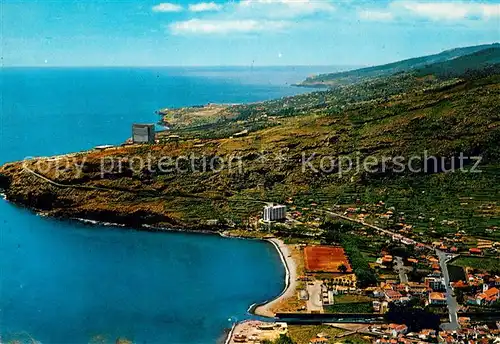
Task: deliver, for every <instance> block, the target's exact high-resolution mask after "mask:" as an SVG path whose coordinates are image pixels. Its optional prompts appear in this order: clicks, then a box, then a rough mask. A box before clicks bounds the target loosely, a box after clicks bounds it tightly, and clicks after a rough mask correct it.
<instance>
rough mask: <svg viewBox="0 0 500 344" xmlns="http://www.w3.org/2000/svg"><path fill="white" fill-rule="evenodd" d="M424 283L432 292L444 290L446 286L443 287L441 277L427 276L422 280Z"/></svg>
mask: <svg viewBox="0 0 500 344" xmlns="http://www.w3.org/2000/svg"><path fill="white" fill-rule="evenodd" d="M424 283H425V285H427V286H428V287H429V288H431V289H432V290H434V291H443V290H446V286H445V285H444V279H443V278H442V277H431V276H427V277H425V279H424Z"/></svg>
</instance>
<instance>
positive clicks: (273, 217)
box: [264, 204, 286, 222]
mask: <svg viewBox="0 0 500 344" xmlns="http://www.w3.org/2000/svg"><path fill="white" fill-rule="evenodd" d="M285 217H286V206H284V205H279V204H276V205H274V204H272V205H267V206H265V207H264V221H266V222H271V221H280V220H284V219H285Z"/></svg>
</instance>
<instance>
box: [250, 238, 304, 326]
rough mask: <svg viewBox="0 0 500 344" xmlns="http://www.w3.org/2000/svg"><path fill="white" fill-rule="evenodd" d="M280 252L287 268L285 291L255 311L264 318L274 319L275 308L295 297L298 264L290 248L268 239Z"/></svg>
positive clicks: (282, 243)
mask: <svg viewBox="0 0 500 344" xmlns="http://www.w3.org/2000/svg"><path fill="white" fill-rule="evenodd" d="M267 240H268V241H269V242H271V243H272V244H273V245H274V246H275V247H276V250H278V253H279V255H280V257H281V261H282V262H283V265H284V267H285V271H286V275H285V289H283V291H282V292H281V294H280V295H279V296H277V297H276V298H275V299H273V300H270V301H268V302H266V303H265V304H262V305H259V306H257V307H256V308H255V309H254V313H255V314H257V315H260V316H264V317H274V315H275V314H274V312H273V311H272V309H273V307H274V306H275V305H276V304H278V303H279V302H281V301H282V300H284V299H287V298H289V297H293V296H294V295H295V292H296V287H297V264H296V262H295V261H294V259H293V258H292V253H291V251H290V249H289V247H288V246H287V245H286V244H285V243H284V242H283V241H282V240H280V239H277V238H271V239H267Z"/></svg>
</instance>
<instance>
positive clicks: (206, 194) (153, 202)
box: [0, 48, 500, 240]
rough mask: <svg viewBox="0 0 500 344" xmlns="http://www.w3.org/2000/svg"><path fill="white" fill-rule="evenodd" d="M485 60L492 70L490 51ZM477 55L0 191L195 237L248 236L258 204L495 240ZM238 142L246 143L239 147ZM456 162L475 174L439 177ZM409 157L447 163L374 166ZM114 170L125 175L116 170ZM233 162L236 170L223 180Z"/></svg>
mask: <svg viewBox="0 0 500 344" xmlns="http://www.w3.org/2000/svg"><path fill="white" fill-rule="evenodd" d="M483 50H484V49H483ZM484 54H485V55H488V57H487V59H486V60H487V61H491V60H492V58H496V57H495V56H498V55H497V54H498V49H497V48H496V49H493V50H491V51H490V50H485V51H484ZM481 56H483V55H482V54H481V53H478V54H472V55H470V56H469V57H463V58H459V59H455V60H454V61H456V62H457V63H460V65H463V66H466V65H469V66H470V68H465V69H462V71H464V70H467V72H463V73H461V74H460V73H458V72H457V73H453V75H452V76H448V77H444V76H442V75H437V74H439V73H438V72H439V71H442V70H444V69H445V68H448V67H444V66H443V65H439V64H435V65H434V66H433V67H432V66H428V67H426V68H427V69H422V70H421V72H420V74H418V73H415V71H413V70H412V71H411V72H409V73H399V74H397V75H391V76H389V77H386V78H378V79H375V80H369V81H363V82H360V83H357V84H354V85H349V86H345V87H341V88H337V89H333V90H329V91H324V92H313V93H310V94H304V95H300V96H296V97H289V98H282V99H278V100H274V101H269V102H263V103H258V104H250V105H236V106H227V107H226V108H224V110H223V111H224V113H225V115H224V117H217V116H215V118H212V119H211V120H209V121H205V122H203V123H199V122H195V123H190V124H189V125H179V126H178V128H177V129H174V130H171V131H170V132H169V133H167V134H164V135H163V136H161V137H160V143H159V144H155V145H129V146H123V147H117V148H111V149H107V150H104V151H89V152H83V153H79V154H76V155H74V156H71V157H64V158H63V160H64V159H70V162H71V163H70V164H68V165H64V166H61V161H62V160H61V159H59V160H58V159H47V158H45V159H35V160H31V161H29V162H27V163H25V166H26V167H28V168H29V169H31V170H34V171H37V169H38V170H39V169H40V168H39V167H40V165H42V166H43V167H44V168H43V172H40V173H41V174H43V176H45V177H47V178H49V179H50V180H53V181H55V182H57V183H60V184H61V185H62V186H61V185H59V186H57V185H54V184H50V183H48V182H47V181H46V180H43V179H42V178H40V177H38V176H36V175H34V174H32V173H30V172H27V171H26V170H25V169H23V164H21V163H10V164H6V165H4V166H2V167H1V168H0V174H1V178H0V186H2V187H3V188H4V190H5V193H6V196H7V198H8V199H9V200H11V201H13V202H16V203H19V204H23V205H26V206H28V207H30V208H33V209H36V210H38V211H42V212H44V213H46V214H48V215H51V216H60V217H65V218H67V217H72V218H73V217H79V218H87V219H92V220H102V221H109V222H119V223H126V224H128V225H133V226H139V225H143V224H148V225H155V226H168V227H179V228H192V229H207V228H209V227H207V223H208V222H207V221H208V220H211V219H217V220H219V222H218V225H217V226H222V227H227V226H233V225H234V226H237V227H245V223H246V221H248V218H249V217H250V216H253V215H256V214H259V213H260V211H261V209H262V205H263V202H280V203H283V202H285V200H287V199H288V198H292V199H293V202H294V205H295V206H297V207H299V209H300V208H301V207H302V208H308V207H310V204H311V203H312V202H314V203H318V207H321V208H331V207H332V206H334V205H351V204H362V205H363V204H373V203H376V202H379V201H384V202H385V204H386V205H387V206H393V207H395V208H396V209H397V210H398V211H400V212H402V213H404V214H405V215H404V216H405V218H406V221H408V222H409V223H413V224H414V225H415V227H416V228H417V229H418V230H420V231H423V232H428V233H429V235H430V236H431V237H432V236H439V235H443V233H445V234H446V233H448V232H450V233H452V232H454V231H456V230H457V228H460V229H463V230H465V231H469V232H470V233H472V234H474V235H476V236H478V237H487V238H493V239H496V240H498V239H500V238H498V232H491V231H490V229H491V228H492V227H494V226H500V183H499V180H500V178H499V177H500V145H499V142H500V102H499V99H500V72H499V69H498V65H495V64H490V63H489V62H488V65H481V66H480V67H477V59H478V58H482V57H481ZM492 56H493V57H492ZM468 59H469V60H468ZM467 61H469V62H467ZM447 66H449V65H447ZM474 66H475V67H474ZM429 68H431V69H429ZM425 70H427V71H426V72H424V71H425ZM471 71H473V72H471ZM444 75H449V73H448V72H445V73H444ZM219 110H220V109H218V111H219ZM169 115H171V114H169ZM243 129H245V130H247V131H248V134H247V135H246V136H241V137H240V136H234V134H235V133H237V132H241V131H242V130H243ZM172 134H174V135H176V139H175V140H174V139H172V138H171V137H169V136H171V135H172ZM460 153H463V154H464V155H465V156H468V157H475V156H480V157H481V158H482V160H481V163H480V169H481V170H482V172H481V173H469V172H460V171H457V172H453V173H451V172H450V173H445V172H444V171H443V169H445V168H446V167H449V165H450V164H451V163H452V162H453V161H455V160H454V159H453V157H455V158H456V157H458V156H459V155H460ZM413 155H415V156H419V157H421V159H420V160H416V161H415V162H414V163H415V167H423V166H424V165H425V164H426V163H427V161H426V160H425V158H422V157H424V156H431V155H433V156H435V157H437V158H438V159H441V158H443V159H445V161H446V164H445V165H446V166H445V168H439V169H437V170H435V171H433V172H432V173H431V172H427V173H425V172H418V173H414V172H411V171H408V170H405V171H404V172H402V173H399V172H398V171H397V166H396V165H395V164H393V163H391V162H387V163H386V164H385V168H384V165H383V164H382V163H381V161H382V157H395V156H403V157H405V159H408V158H409V157H411V156H413ZM188 156H191V157H193V159H194V160H193V162H192V163H191V162H190V161H187V160H186V159H182V163H181V167H182V171H180V170H179V169H176V168H175V167H176V166H175V162H173V161H175V159H176V158H178V157H188ZM369 156H370V157H372V159H374V158H376V159H377V160H378V163H376V164H374V165H373V166H372V168H371V171H365V169H364V168H361V167H362V166H361V165H362V162H363V160H364V159H365V158H366V157H369ZM134 157H142V158H144V159H145V160H147V159H150V160H151V168H148V167H147V166H143V167H142V168H138V166H137V159H134ZM162 157H170V158H172V159H174V160H172V161H170V162H167V163H166V165H168V167H171V168H172V169H173V170H174V171H168V172H165V171H164V170H162V169H161V168H159V167H158V166H159V163H160V162H161V161H162ZM202 157H208V158H209V159H210V158H212V157H219V158H220V160H218V161H219V162H218V163H216V166H215V167H217V170H214V169H210V168H208V169H206V170H204V168H203V166H204V165H203V160H202ZM311 157H312V158H311ZM330 157H333V158H337V157H344V158H346V157H350V158H351V159H352V160H353V166H352V168H351V169H350V170H349V171H345V166H339V164H338V163H334V164H333V165H332V164H331V159H330ZM309 158H310V161H309V163H308V164H304V161H305V160H308V159H309ZM322 158H324V160H323V162H326V168H323V169H321V168H320V165H321V161H322V160H321V159H322ZM111 159H114V161H115V162H116V161H119V162H120V164H119V165H121V168H120V166H119V165H118V164H115V166H114V168H111V166H110V165H109V161H110V160H111ZM234 159H236V160H234ZM358 159H359V160H358ZM221 161H224V162H225V164H222V163H221ZM229 161H236V162H237V163H236V165H235V166H233V168H228V166H227V162H229ZM103 162H104V166H105V167H106V173H104V175H102V174H101V165H102V164H103ZM406 162H408V161H407V160H406ZM238 164H239V165H238ZM465 165H466V166H467V168H471V167H472V166H473V165H474V161H473V160H472V159H466V160H465ZM78 166H81V167H82V170H81V171H82V173H79V168H78ZM177 167H179V166H177ZM357 167H360V168H359V169H358V168H357ZM343 168H344V171H343V172H342V173H340V172H341V170H342V169H343ZM210 223H211V225H214V224H213V222H210Z"/></svg>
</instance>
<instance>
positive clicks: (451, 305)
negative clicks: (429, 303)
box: [322, 210, 460, 330]
mask: <svg viewBox="0 0 500 344" xmlns="http://www.w3.org/2000/svg"><path fill="white" fill-rule="evenodd" d="M322 211H323V212H324V213H326V214H329V215H332V216H336V217H340V218H342V219H344V220H347V221H351V222H356V223H359V224H361V225H363V226H366V227H370V228H373V229H375V230H377V231H379V232H381V233H384V234H387V235H391V236H392V235H398V236H399V237H400V238H402V239H407V240H412V239H409V238H406V237H404V236H402V235H400V234H397V233H394V232H392V231H390V230H387V229H384V228H380V227H377V226H374V225H371V224H369V223H366V222H363V221H360V220H356V219H351V218H350V217H347V216H344V215H342V214H338V213H334V212H332V211H328V210H322ZM414 242H415V244H418V243H419V242H416V241H414ZM421 244H423V243H421ZM423 245H424V247H425V248H427V249H429V250H432V251H435V252H436V255H437V256H438V258H439V264H440V266H441V272H442V273H443V276H444V281H445V284H446V302H447V304H448V312H449V317H450V322H449V323H446V324H443V329H446V330H456V329H459V328H460V325H459V324H458V316H457V309H458V302H457V300H456V298H455V297H454V296H453V289H452V288H451V285H450V275H449V273H448V267H447V266H446V260H447V258H446V253H444V252H442V251H440V250H438V249H435V248H434V247H432V246H430V245H426V244H423Z"/></svg>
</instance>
